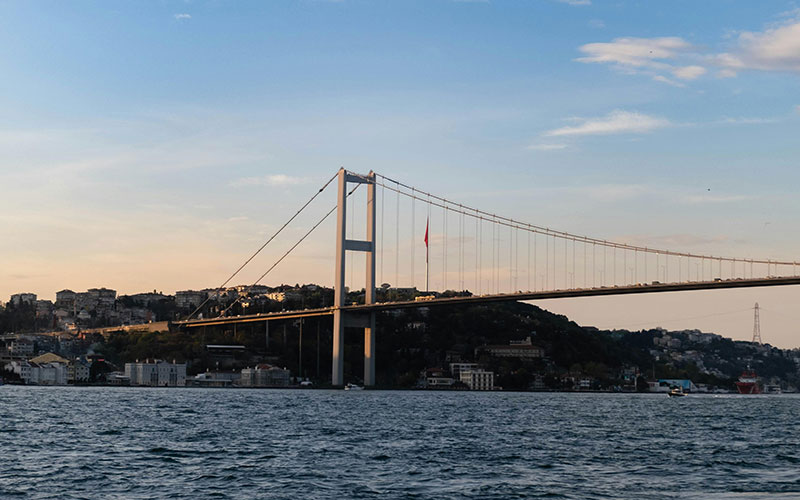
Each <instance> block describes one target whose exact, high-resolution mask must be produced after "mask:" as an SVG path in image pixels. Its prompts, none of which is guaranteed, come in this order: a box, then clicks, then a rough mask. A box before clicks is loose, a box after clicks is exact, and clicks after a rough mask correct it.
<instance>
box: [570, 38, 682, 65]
mask: <svg viewBox="0 0 800 500" xmlns="http://www.w3.org/2000/svg"><path fill="white" fill-rule="evenodd" d="M690 48H691V44H689V43H688V42H686V41H685V40H683V39H682V38H679V37H662V38H615V39H614V40H613V41H611V42H607V43H587V44H586V45H582V46H581V47H579V49H578V50H580V51H581V52H583V53H584V54H586V55H585V56H584V57H579V58H578V59H576V61H579V62H583V63H611V64H617V65H621V66H629V67H633V68H642V67H649V68H658V69H661V68H664V67H665V66H667V65H665V64H664V63H662V62H659V61H661V60H663V59H672V58H675V57H676V56H677V55H678V54H679V53H680V52H682V51H686V50H689V49H690Z"/></svg>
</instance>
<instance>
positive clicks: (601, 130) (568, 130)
mask: <svg viewBox="0 0 800 500" xmlns="http://www.w3.org/2000/svg"><path fill="white" fill-rule="evenodd" d="M581 120H582V123H579V124H578V125H575V126H568V127H561V128H557V129H554V130H550V131H548V132H545V133H544V136H545V137H565V136H580V135H610V134H642V133H647V132H652V131H653V130H656V129H659V128H663V127H668V126H670V125H671V123H670V122H669V120H666V119H664V118H659V117H655V116H649V115H645V114H641V113H636V112H630V111H622V110H615V111H612V112H611V113H609V114H608V115H606V116H604V117H601V118H587V119H581Z"/></svg>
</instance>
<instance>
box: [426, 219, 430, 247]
mask: <svg viewBox="0 0 800 500" xmlns="http://www.w3.org/2000/svg"><path fill="white" fill-rule="evenodd" d="M429 223H430V220H427V221H425V247H427V246H428V224H429Z"/></svg>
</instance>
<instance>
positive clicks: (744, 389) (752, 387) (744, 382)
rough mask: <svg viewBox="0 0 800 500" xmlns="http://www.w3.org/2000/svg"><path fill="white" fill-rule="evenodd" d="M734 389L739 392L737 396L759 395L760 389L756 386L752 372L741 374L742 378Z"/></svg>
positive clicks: (756, 382) (756, 381)
mask: <svg viewBox="0 0 800 500" xmlns="http://www.w3.org/2000/svg"><path fill="white" fill-rule="evenodd" d="M736 388H737V389H738V390H739V394H761V387H759V385H758V379H757V378H756V372H754V371H753V370H745V371H743V372H742V376H741V377H739V381H738V382H736Z"/></svg>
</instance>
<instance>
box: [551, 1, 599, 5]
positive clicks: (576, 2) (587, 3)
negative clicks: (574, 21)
mask: <svg viewBox="0 0 800 500" xmlns="http://www.w3.org/2000/svg"><path fill="white" fill-rule="evenodd" d="M558 1H559V2H560V3H565V4H569V5H576V6H577V5H592V0H558Z"/></svg>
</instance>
